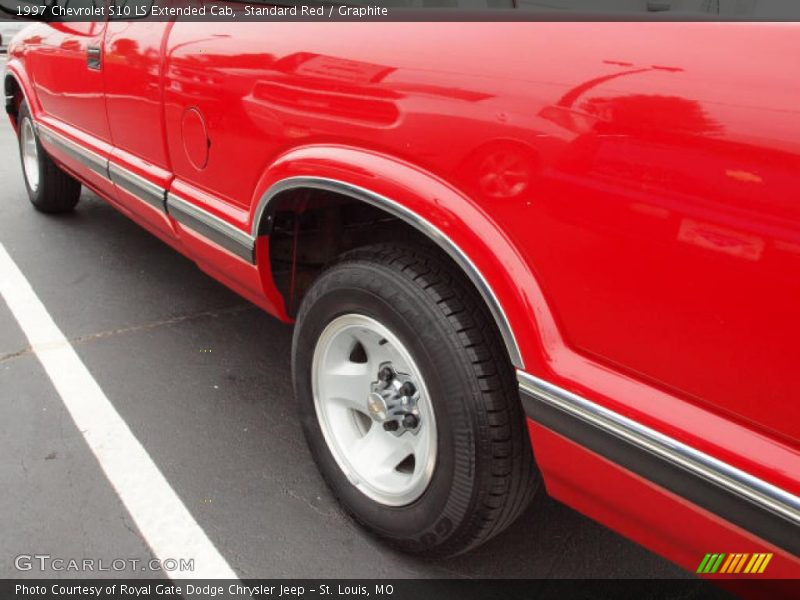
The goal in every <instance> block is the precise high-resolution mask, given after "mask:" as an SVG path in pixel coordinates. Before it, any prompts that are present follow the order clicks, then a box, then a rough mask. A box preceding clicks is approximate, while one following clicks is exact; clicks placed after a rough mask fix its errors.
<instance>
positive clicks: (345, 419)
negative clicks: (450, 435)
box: [311, 314, 437, 506]
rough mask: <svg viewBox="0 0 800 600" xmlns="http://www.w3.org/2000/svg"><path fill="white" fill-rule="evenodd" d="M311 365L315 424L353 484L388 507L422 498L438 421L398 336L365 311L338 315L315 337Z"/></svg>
mask: <svg viewBox="0 0 800 600" xmlns="http://www.w3.org/2000/svg"><path fill="white" fill-rule="evenodd" d="M311 369H312V371H311V385H312V391H313V394H314V407H315V409H316V413H317V419H318V420H319V424H320V428H321V429H322V433H323V435H324V436H325V441H326V443H327V444H328V448H329V449H330V451H331V453H332V454H333V457H334V459H335V460H336V462H337V464H338V465H339V467H340V468H341V469H342V471H343V472H344V474H345V475H346V476H347V478H348V480H349V481H350V483H352V484H353V485H354V486H356V487H357V488H358V489H359V490H361V492H362V493H364V494H365V495H366V496H368V497H369V498H371V499H372V500H374V501H376V502H379V503H381V504H385V505H387V506H404V505H407V504H410V503H411V502H414V500H416V499H417V498H419V497H420V496H421V495H422V494H423V492H424V491H425V489H426V488H427V487H428V484H429V483H430V481H431V477H432V476H433V471H434V466H435V464H436V443H437V435H436V420H435V417H434V412H433V406H432V404H431V402H430V397H429V395H428V390H427V388H426V387H425V382H424V381H423V379H422V376H421V373H420V370H419V368H418V367H417V365H416V363H415V362H414V360H413V358H412V357H411V354H410V353H409V352H408V350H407V349H406V347H405V346H404V345H403V344H402V343H401V342H400V340H399V339H398V338H397V336H395V335H394V334H393V333H392V332H391V331H390V330H389V329H388V328H387V327H385V326H384V325H383V324H381V323H379V322H378V321H376V320H375V319H372V318H370V317H366V316H364V315H358V314H348V315H343V316H340V317H337V318H336V319H334V320H333V321H331V322H330V323H329V324H328V326H327V327H326V328H325V329H324V330H323V332H322V334H320V337H319V340H317V344H316V347H315V348H314V357H313V361H312V365H311Z"/></svg>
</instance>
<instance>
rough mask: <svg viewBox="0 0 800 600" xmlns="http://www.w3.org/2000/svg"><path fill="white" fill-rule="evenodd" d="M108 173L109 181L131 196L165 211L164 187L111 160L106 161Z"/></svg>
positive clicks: (165, 192)
mask: <svg viewBox="0 0 800 600" xmlns="http://www.w3.org/2000/svg"><path fill="white" fill-rule="evenodd" d="M108 174H109V177H110V178H111V181H113V182H114V183H115V184H116V185H118V186H119V187H121V188H122V189H124V190H125V191H127V192H129V193H130V194H131V195H132V196H135V197H136V198H138V199H139V200H143V201H144V202H146V203H147V204H149V205H151V206H154V207H155V208H158V209H159V210H162V211H165V212H166V210H167V207H166V194H167V191H166V190H165V189H164V188H162V187H159V186H157V185H156V184H155V183H151V182H150V181H148V180H147V179H145V178H144V177H141V176H139V175H137V174H136V173H133V172H131V171H128V170H127V169H126V168H124V167H121V166H119V165H118V164H116V163H113V162H111V161H109V163H108Z"/></svg>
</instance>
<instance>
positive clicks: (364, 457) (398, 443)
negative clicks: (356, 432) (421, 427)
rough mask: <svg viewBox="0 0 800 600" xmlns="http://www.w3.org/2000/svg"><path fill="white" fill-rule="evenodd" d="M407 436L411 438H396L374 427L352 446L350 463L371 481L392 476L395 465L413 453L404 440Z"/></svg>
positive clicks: (380, 428) (409, 445)
mask: <svg viewBox="0 0 800 600" xmlns="http://www.w3.org/2000/svg"><path fill="white" fill-rule="evenodd" d="M409 436H410V437H413V436H411V434H405V435H402V436H399V437H396V436H394V435H392V434H390V433H387V432H385V431H383V428H382V427H380V426H374V427H372V428H370V430H369V432H368V433H367V435H365V436H364V437H363V438H361V439H360V440H357V441H356V442H355V443H354V444H353V447H352V454H351V457H352V460H351V462H353V463H355V464H354V465H353V466H354V467H355V468H356V469H357V470H358V471H359V472H360V473H363V474H365V475H368V476H369V477H370V478H371V479H373V481H374V480H375V479H374V478H385V477H386V476H387V475H391V474H394V473H395V468H396V467H397V465H399V464H400V463H401V462H403V460H405V458H406V457H407V456H408V455H409V454H413V453H414V445H413V444H412V443H410V441H409V440H408V439H406V438H407V437H409Z"/></svg>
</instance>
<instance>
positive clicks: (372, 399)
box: [367, 392, 388, 422]
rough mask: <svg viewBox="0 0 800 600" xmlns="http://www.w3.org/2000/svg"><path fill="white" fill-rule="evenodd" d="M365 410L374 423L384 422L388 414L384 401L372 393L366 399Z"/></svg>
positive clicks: (376, 393)
mask: <svg viewBox="0 0 800 600" xmlns="http://www.w3.org/2000/svg"><path fill="white" fill-rule="evenodd" d="M367 409H368V410H369V416H370V417H372V418H373V419H374V420H375V421H378V422H381V421H385V420H386V417H387V413H388V409H387V407H386V401H385V400H384V399H383V396H381V395H380V394H379V393H378V392H372V393H371V394H370V395H369V398H368V399H367Z"/></svg>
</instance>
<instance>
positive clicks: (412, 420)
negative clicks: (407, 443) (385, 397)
mask: <svg viewBox="0 0 800 600" xmlns="http://www.w3.org/2000/svg"><path fill="white" fill-rule="evenodd" d="M417 425H419V419H418V418H417V416H416V415H412V414H410V413H409V414H407V415H406V416H405V417H403V427H405V428H406V429H416V428H417Z"/></svg>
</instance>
